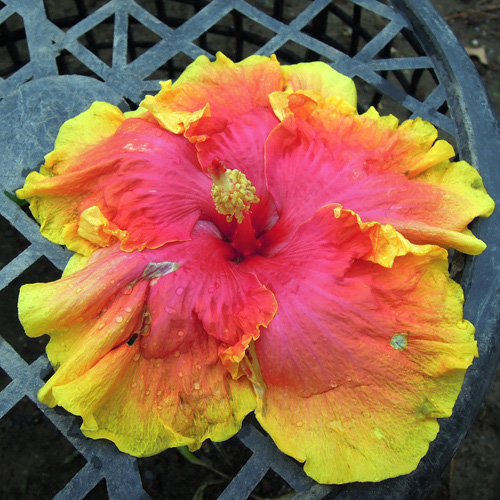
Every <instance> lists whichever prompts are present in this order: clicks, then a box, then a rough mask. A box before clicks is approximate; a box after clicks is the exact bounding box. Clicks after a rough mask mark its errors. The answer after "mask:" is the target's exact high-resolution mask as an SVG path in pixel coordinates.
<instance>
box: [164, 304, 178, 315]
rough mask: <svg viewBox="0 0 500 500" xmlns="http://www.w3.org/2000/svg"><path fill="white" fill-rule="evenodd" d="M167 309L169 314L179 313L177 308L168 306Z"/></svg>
mask: <svg viewBox="0 0 500 500" xmlns="http://www.w3.org/2000/svg"><path fill="white" fill-rule="evenodd" d="M165 311H167V312H168V314H176V313H177V309H174V308H173V307H170V306H167V307H166V308H165Z"/></svg>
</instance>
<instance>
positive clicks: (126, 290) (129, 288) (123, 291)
mask: <svg viewBox="0 0 500 500" xmlns="http://www.w3.org/2000/svg"><path fill="white" fill-rule="evenodd" d="M122 293H123V295H130V294H131V293H132V287H131V286H126V287H125V288H124V289H123V290H122Z"/></svg>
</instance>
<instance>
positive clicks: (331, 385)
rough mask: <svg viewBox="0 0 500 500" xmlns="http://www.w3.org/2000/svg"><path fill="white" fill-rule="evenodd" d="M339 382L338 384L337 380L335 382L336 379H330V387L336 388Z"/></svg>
mask: <svg viewBox="0 0 500 500" xmlns="http://www.w3.org/2000/svg"><path fill="white" fill-rule="evenodd" d="M338 385H339V384H337V382H335V380H330V387H333V388H334V389H335V387H337V386H338Z"/></svg>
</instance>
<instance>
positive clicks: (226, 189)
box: [207, 159, 260, 224]
mask: <svg viewBox="0 0 500 500" xmlns="http://www.w3.org/2000/svg"><path fill="white" fill-rule="evenodd" d="M207 172H208V173H209V174H210V176H211V177H212V180H213V182H214V183H213V185H212V198H213V200H214V203H215V208H216V209H217V212H219V213H220V214H222V215H226V216H227V217H226V220H227V221H228V222H231V221H232V220H233V218H235V219H236V220H237V222H238V224H241V223H242V222H243V219H244V218H245V214H246V213H247V212H248V211H249V210H250V206H251V205H252V203H259V201H260V200H259V198H258V197H257V196H255V187H254V186H252V183H251V182H250V181H249V180H248V179H247V177H246V175H245V174H244V173H243V172H240V171H239V170H237V169H234V170H228V169H227V168H226V167H225V165H224V163H223V162H221V161H219V160H216V159H214V160H212V163H211V164H210V165H209V166H208V168H207Z"/></svg>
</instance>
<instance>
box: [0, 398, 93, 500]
mask: <svg viewBox="0 0 500 500" xmlns="http://www.w3.org/2000/svg"><path fill="white" fill-rule="evenodd" d="M20 435H22V436H23V439H19V436H20ZM0 439H1V440H2V442H3V443H4V447H5V449H7V450H8V451H7V452H4V454H3V456H2V467H1V468H0V478H1V479H0V480H1V483H2V487H3V488H5V490H4V491H9V493H10V495H12V496H11V498H23V499H24V500H48V499H50V498H52V497H53V496H54V495H56V494H57V493H58V492H59V490H61V489H62V488H63V487H64V485H65V484H66V483H67V482H68V481H69V480H70V479H71V478H72V477H73V476H74V475H75V474H77V473H78V471H79V470H80V469H81V468H82V467H83V466H84V465H85V463H86V461H85V459H84V458H83V457H82V456H81V455H80V454H79V453H78V452H77V451H76V450H75V448H74V447H73V446H72V445H71V443H70V442H69V441H67V440H66V439H60V433H59V431H58V429H57V428H56V427H55V426H54V424H53V423H52V422H51V421H50V420H49V419H48V418H47V417H46V416H45V415H44V414H43V413H42V412H41V411H40V410H39V409H38V408H37V407H36V405H35V404H34V403H33V402H31V401H30V399H29V398H28V397H27V396H25V397H24V398H22V399H21V400H20V401H19V402H18V403H17V404H16V405H14V406H13V407H12V408H11V409H10V410H9V411H8V412H7V413H6V414H5V415H4V417H3V418H2V419H1V420H0ZM33 441H35V442H36V443H37V445H38V446H37V450H38V451H37V452H36V453H25V452H24V450H25V448H26V449H27V450H30V449H31V448H30V447H29V445H28V443H30V442H33ZM54 443H57V446H54ZM9 452H10V453H12V457H19V456H23V463H22V464H19V462H18V461H17V460H12V459H9ZM39 489H42V491H44V492H46V494H47V496H46V497H45V496H44V497H41V496H40V494H39Z"/></svg>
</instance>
